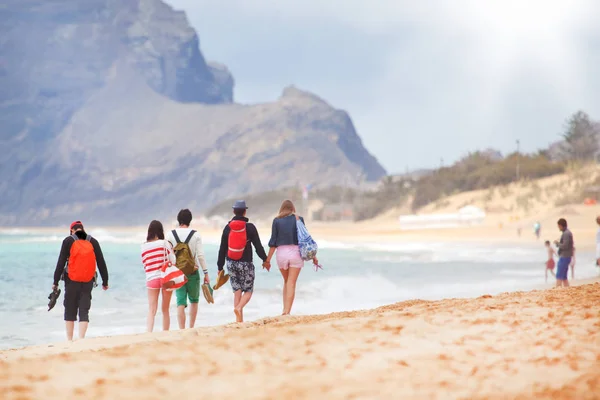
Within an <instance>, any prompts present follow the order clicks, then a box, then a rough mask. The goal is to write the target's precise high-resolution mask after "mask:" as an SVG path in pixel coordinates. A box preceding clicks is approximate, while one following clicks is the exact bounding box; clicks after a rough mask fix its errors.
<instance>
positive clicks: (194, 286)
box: [167, 209, 210, 329]
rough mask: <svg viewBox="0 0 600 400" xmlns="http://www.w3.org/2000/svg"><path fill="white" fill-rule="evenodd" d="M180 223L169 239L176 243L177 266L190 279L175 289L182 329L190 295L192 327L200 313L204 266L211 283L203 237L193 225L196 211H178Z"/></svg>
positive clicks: (173, 244)
mask: <svg viewBox="0 0 600 400" xmlns="http://www.w3.org/2000/svg"><path fill="white" fill-rule="evenodd" d="M177 222H178V223H179V227H178V228H177V229H173V230H172V231H171V232H169V234H168V237H167V240H168V241H169V243H170V244H171V246H173V252H174V253H175V258H176V265H177V268H179V269H181V271H183V272H184V273H185V275H186V277H187V279H188V281H187V283H186V284H185V285H183V286H182V287H180V288H179V289H177V290H176V291H175V296H176V297H177V321H178V322H179V329H185V321H186V317H185V309H186V308H187V302H188V299H189V301H190V328H193V327H194V325H195V324H196V317H197V316H198V302H199V301H200V272H199V270H198V269H199V267H202V272H203V274H204V283H207V284H210V279H209V277H208V269H207V268H206V260H205V259H204V250H203V248H202V238H201V237H200V234H199V233H198V232H196V231H195V230H193V229H191V228H190V224H191V223H192V212H191V211H190V210H188V209H185V210H181V211H179V214H177Z"/></svg>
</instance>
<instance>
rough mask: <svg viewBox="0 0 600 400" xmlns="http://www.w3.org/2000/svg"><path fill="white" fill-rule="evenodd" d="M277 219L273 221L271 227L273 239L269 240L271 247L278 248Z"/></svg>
mask: <svg viewBox="0 0 600 400" xmlns="http://www.w3.org/2000/svg"><path fill="white" fill-rule="evenodd" d="M278 229H279V228H278V225H277V218H275V219H274V220H273V225H271V239H269V247H277V234H278Z"/></svg>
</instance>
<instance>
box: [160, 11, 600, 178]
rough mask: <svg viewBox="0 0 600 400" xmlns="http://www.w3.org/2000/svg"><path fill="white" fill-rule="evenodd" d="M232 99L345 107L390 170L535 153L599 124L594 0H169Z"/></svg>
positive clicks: (599, 49)
mask: <svg viewBox="0 0 600 400" xmlns="http://www.w3.org/2000/svg"><path fill="white" fill-rule="evenodd" d="M167 1H168V3H170V4H171V5H172V6H173V7H174V8H175V9H178V10H184V11H186V13H187V16H188V20H189V22H190V24H191V25H192V26H193V27H194V28H195V29H196V31H197V32H198V34H199V37H200V47H201V50H202V52H203V54H204V56H205V58H206V59H207V60H210V61H217V62H220V63H223V64H225V65H227V67H228V68H229V69H230V70H231V72H232V73H233V75H234V79H235V81H236V85H235V89H234V97H235V100H236V101H237V102H240V103H259V102H267V101H274V100H276V99H277V98H278V97H279V96H280V95H281V92H282V90H283V88H284V87H286V86H288V85H291V84H293V85H295V86H297V87H298V88H300V89H304V90H308V91H311V92H313V93H315V94H317V95H318V96H320V97H322V98H323V99H325V100H326V101H327V102H329V103H330V104H331V105H332V106H334V107H336V108H340V109H344V110H346V111H348V113H349V114H350V116H351V118H352V120H353V122H354V124H355V126H356V129H357V131H358V134H359V135H360V136H361V138H362V140H363V143H364V144H365V146H366V148H367V149H368V150H369V151H370V152H371V153H372V154H373V155H374V156H375V157H377V159H378V160H379V162H380V163H381V164H382V165H383V166H384V168H386V170H387V171H388V172H389V173H399V172H404V171H405V170H406V169H407V168H408V169H411V170H412V169H418V168H430V167H437V166H439V165H440V163H444V165H447V164H449V163H451V162H453V161H456V160H457V159H459V158H460V157H462V156H463V155H465V154H466V153H468V152H469V151H475V150H478V149H486V148H490V147H491V148H495V149H498V150H500V151H502V152H503V153H504V154H507V153H510V152H513V151H515V150H516V141H517V140H519V142H520V149H521V151H525V152H533V151H536V150H537V149H539V148H543V147H546V146H548V144H550V143H552V142H554V141H556V140H558V139H560V134H561V133H562V131H563V128H564V122H565V120H566V118H568V117H569V116H570V115H571V114H573V113H574V112H576V111H577V110H584V111H586V112H588V113H589V114H590V115H591V116H592V117H593V118H594V117H595V118H597V119H600V21H598V18H597V16H598V15H600V2H598V1H596V0H487V1H481V0H428V1H425V0H424V1H420V2H417V1H414V0H371V1H368V2H367V1H365V0H302V1H300V0H286V1H282V0H218V1H217V0H167Z"/></svg>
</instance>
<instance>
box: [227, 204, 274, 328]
mask: <svg viewBox="0 0 600 400" xmlns="http://www.w3.org/2000/svg"><path fill="white" fill-rule="evenodd" d="M247 210H248V207H247V206H246V202H245V201H244V200H238V201H236V202H235V204H234V205H233V214H234V216H233V218H232V219H231V221H229V223H228V224H227V225H226V226H225V228H224V229H223V235H222V236H221V246H220V247H219V258H218V260H217V267H218V268H219V271H222V270H223V266H224V265H225V261H227V271H228V273H229V282H230V283H231V288H232V289H233V312H234V313H235V319H236V322H244V307H245V306H246V304H248V302H249V301H250V299H251V298H252V292H253V290H254V277H255V269H254V264H253V262H252V245H254V249H255V250H256V254H257V255H258V256H259V257H260V259H261V260H262V261H263V264H262V265H263V268H267V267H268V268H269V269H270V267H271V265H270V264H269V263H267V262H266V260H267V253H265V249H264V247H263V245H262V243H261V242H260V236H259V235H258V230H257V229H256V226H254V224H252V223H251V222H249V220H248V218H246V211H247Z"/></svg>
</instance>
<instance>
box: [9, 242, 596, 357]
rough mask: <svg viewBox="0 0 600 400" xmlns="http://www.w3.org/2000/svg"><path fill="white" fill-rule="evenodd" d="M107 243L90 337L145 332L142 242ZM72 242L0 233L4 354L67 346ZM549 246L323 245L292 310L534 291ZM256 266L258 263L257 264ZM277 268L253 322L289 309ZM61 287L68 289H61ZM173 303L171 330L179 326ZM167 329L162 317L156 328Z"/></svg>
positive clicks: (263, 283)
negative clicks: (63, 271) (105, 277)
mask: <svg viewBox="0 0 600 400" xmlns="http://www.w3.org/2000/svg"><path fill="white" fill-rule="evenodd" d="M90 233H91V234H92V235H93V236H95V237H96V238H97V239H98V240H99V241H100V243H101V245H102V249H103V252H104V255H105V258H106V262H107V264H108V268H109V273H110V289H109V290H108V291H107V292H103V291H101V290H99V289H95V290H94V292H93V301H92V309H91V310H90V321H91V323H90V329H89V331H88V336H90V337H92V336H106V335H117V334H130V333H142V332H144V330H145V319H146V309H147V299H146V289H145V277H144V271H143V268H142V265H141V262H140V252H139V249H140V247H139V243H141V241H142V238H143V236H142V235H141V234H140V235H139V236H137V237H133V238H132V237H128V236H125V235H121V236H119V235H117V234H110V233H108V232H106V231H102V230H97V231H90ZM63 238H64V236H60V235H58V234H56V235H40V234H39V233H38V234H36V233H28V232H23V231H15V232H13V233H12V234H4V235H0V290H1V293H2V295H1V296H0V321H2V323H1V326H0V348H14V347H21V346H28V345H33V344H43V343H49V342H57V341H62V340H64V323H63V319H62V313H63V307H62V298H63V296H62V295H61V299H60V300H59V303H57V305H56V307H55V308H54V309H53V310H51V311H50V312H48V311H47V304H48V299H47V297H48V294H49V293H50V291H51V285H52V279H53V273H54V268H55V266H56V261H57V258H58V253H59V251H60V245H61V242H62V239H63ZM205 252H206V257H207V262H208V264H209V268H210V273H211V276H212V277H213V278H214V277H215V275H216V258H217V245H216V243H211V242H210V241H209V240H205ZM544 257H545V251H544V248H543V247H542V246H541V245H540V246H536V247H514V246H513V247H507V246H499V247H491V246H489V245H486V246H484V245H479V246H471V247H466V246H465V245H464V244H461V245H456V244H450V243H429V244H424V243H399V244H396V245H392V246H389V245H386V246H378V245H376V244H364V245H362V246H357V245H350V244H344V243H331V242H321V243H320V250H319V259H320V261H321V262H322V264H323V266H324V270H319V272H315V271H314V269H313V268H312V266H310V265H309V264H308V263H307V264H306V267H305V268H304V269H303V271H302V273H301V274H300V278H299V282H298V292H297V297H296V302H295V304H294V309H293V313H294V314H318V313H329V312H334V311H346V310H356V309H367V308H373V307H378V306H381V305H385V304H390V303H394V302H398V301H402V300H407V299H414V298H420V299H441V298H447V297H469V296H479V295H482V294H486V293H489V294H497V293H500V292H504V291H514V290H526V289H531V288H537V287H539V286H540V285H543V284H544V266H543V262H544ZM257 264H258V263H257ZM597 274H598V272H597V268H595V267H594V266H593V254H591V253H583V252H582V253H581V254H578V257H577V267H576V278H587V277H592V276H597ZM281 283H282V279H281V276H280V274H279V271H278V270H277V269H276V268H273V269H272V270H271V272H270V273H269V272H266V271H264V270H262V269H260V267H259V268H258V270H257V276H256V283H255V293H254V297H253V298H252V300H251V302H250V304H249V305H248V306H247V308H246V310H245V312H244V313H245V317H246V319H247V320H253V319H257V318H262V317H266V316H274V315H279V314H280V313H281V307H282V306H281ZM61 285H62V283H61ZM174 303H175V302H174V301H172V305H171V307H172V321H171V323H172V326H171V328H172V329H176V323H177V322H176V318H174V316H175V306H174ZM231 310H232V295H231V290H230V287H229V286H228V285H227V286H225V287H224V288H222V289H220V290H218V291H216V292H215V304H212V305H209V304H206V303H204V302H203V300H201V303H200V311H199V315H198V323H197V325H198V326H210V325H219V324H224V323H229V322H232V321H233V318H234V317H233V313H232V311H231ZM159 326H160V314H159V315H158V316H157V321H156V328H159Z"/></svg>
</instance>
